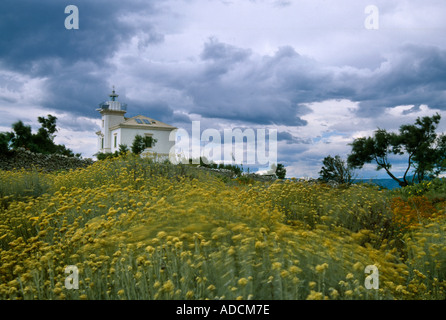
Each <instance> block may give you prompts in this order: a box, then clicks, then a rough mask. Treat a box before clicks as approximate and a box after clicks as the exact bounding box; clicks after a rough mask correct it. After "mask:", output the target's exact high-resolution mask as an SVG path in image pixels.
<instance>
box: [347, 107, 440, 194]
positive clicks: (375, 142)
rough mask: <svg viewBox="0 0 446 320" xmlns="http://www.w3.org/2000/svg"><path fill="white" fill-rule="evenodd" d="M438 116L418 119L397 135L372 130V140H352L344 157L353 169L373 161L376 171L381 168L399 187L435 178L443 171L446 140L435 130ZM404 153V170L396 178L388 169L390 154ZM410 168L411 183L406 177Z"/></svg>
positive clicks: (403, 126) (362, 138)
mask: <svg viewBox="0 0 446 320" xmlns="http://www.w3.org/2000/svg"><path fill="white" fill-rule="evenodd" d="M440 119H441V117H440V115H439V114H438V113H437V114H435V115H434V116H432V117H423V118H417V120H416V121H415V124H413V125H402V126H401V127H400V129H399V133H389V132H387V131H386V130H384V129H378V130H376V131H375V134H374V136H373V137H367V138H365V137H361V138H358V139H355V140H354V141H353V143H351V144H350V145H351V146H352V152H351V154H350V155H349V156H348V158H347V162H348V164H349V166H351V167H352V168H362V167H363V165H364V164H365V163H370V162H373V161H374V162H376V164H377V168H376V169H377V170H381V169H384V170H385V171H386V172H387V174H388V175H389V176H390V177H391V178H392V179H394V180H395V181H397V182H398V184H399V185H400V186H402V187H404V186H407V185H409V184H411V183H413V182H414V179H415V177H417V179H418V181H422V180H424V179H425V178H426V177H427V176H436V175H438V174H439V173H440V172H442V171H444V169H445V167H444V165H443V164H444V159H445V151H446V138H445V136H444V135H441V136H438V135H437V134H436V133H435V130H436V128H437V126H438V124H439V122H440ZM404 154H407V156H408V160H407V168H406V170H405V172H404V175H403V177H402V178H401V179H399V178H397V177H396V176H395V175H394V174H393V173H392V172H391V171H390V169H391V168H392V165H391V163H390V162H389V156H391V155H404ZM411 169H412V174H413V176H412V181H409V180H408V174H409V172H410V170H411Z"/></svg>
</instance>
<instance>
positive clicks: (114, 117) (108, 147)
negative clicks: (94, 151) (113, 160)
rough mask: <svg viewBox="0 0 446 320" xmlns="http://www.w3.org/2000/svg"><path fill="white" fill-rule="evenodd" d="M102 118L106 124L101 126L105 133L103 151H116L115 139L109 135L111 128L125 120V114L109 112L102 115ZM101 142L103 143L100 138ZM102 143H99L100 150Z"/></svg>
mask: <svg viewBox="0 0 446 320" xmlns="http://www.w3.org/2000/svg"><path fill="white" fill-rule="evenodd" d="M102 120H103V123H104V126H103V127H101V132H102V134H103V135H104V149H103V150H102V152H114V151H113V150H112V147H113V141H112V139H113V138H112V137H113V136H110V135H109V132H110V130H109V128H111V127H113V126H115V125H117V124H119V123H121V122H124V115H123V114H108V113H104V114H103V115H102ZM99 144H101V141H100V140H99ZM118 145H119V144H118ZM100 147H101V145H99V150H100Z"/></svg>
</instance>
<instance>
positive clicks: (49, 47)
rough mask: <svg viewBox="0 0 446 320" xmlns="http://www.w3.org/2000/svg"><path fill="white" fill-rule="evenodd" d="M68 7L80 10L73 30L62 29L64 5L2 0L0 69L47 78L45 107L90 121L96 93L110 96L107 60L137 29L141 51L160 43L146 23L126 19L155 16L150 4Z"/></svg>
mask: <svg viewBox="0 0 446 320" xmlns="http://www.w3.org/2000/svg"><path fill="white" fill-rule="evenodd" d="M69 4H73V5H76V6H77V7H78V9H79V29H78V30H67V29H66V28H65V25H64V21H65V18H66V17H67V16H68V14H65V12H64V11H65V7H66V6H67V5H68V3H66V2H61V1H54V0H42V1H33V0H20V1H17V0H2V1H1V2H0V31H1V37H0V64H2V65H3V66H4V68H7V69H9V70H12V71H15V72H20V73H24V74H28V75H29V76H32V77H39V78H45V79H47V81H46V84H45V85H46V89H47V92H48V95H47V97H46V101H44V106H45V107H47V108H50V109H56V110H68V111H70V112H73V113H74V114H78V115H88V116H92V115H93V114H94V109H95V107H96V106H97V104H98V103H100V102H101V101H100V100H98V99H102V98H99V94H98V93H102V94H104V93H108V92H109V91H110V88H108V87H109V85H108V83H107V79H108V77H107V76H109V75H110V71H111V70H112V66H110V65H109V64H108V62H107V59H108V58H110V57H111V56H112V55H113V54H114V53H115V52H116V51H117V50H118V49H119V46H120V45H121V44H122V43H123V42H125V41H128V40H129V38H130V37H131V36H132V35H133V34H135V32H136V30H139V29H140V28H143V29H144V30H145V32H146V34H145V37H144V38H143V39H142V42H143V43H141V44H140V45H142V46H145V45H148V44H150V43H152V42H160V41H162V40H163V36H162V35H160V34H158V33H157V32H156V31H155V30H154V28H153V27H152V26H151V25H150V24H149V23H147V22H142V23H140V24H136V23H134V21H131V19H126V15H128V14H131V13H135V12H136V13H138V14H140V15H147V16H149V15H150V14H153V13H154V12H156V10H155V9H154V7H153V6H152V5H151V3H150V2H144V3H143V2H141V1H126V2H125V3H124V2H121V1H105V0H99V1H86V0H77V1H71V2H70V3H69ZM106 98H107V97H103V99H104V100H105V99H106ZM92 103H94V105H92Z"/></svg>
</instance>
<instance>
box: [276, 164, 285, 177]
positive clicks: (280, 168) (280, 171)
mask: <svg viewBox="0 0 446 320" xmlns="http://www.w3.org/2000/svg"><path fill="white" fill-rule="evenodd" d="M275 174H276V177H277V179H285V176H286V169H285V166H284V165H283V164H281V163H279V164H278V165H277V168H276V172H275Z"/></svg>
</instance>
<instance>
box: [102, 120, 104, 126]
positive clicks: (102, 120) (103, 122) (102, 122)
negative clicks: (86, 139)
mask: <svg viewBox="0 0 446 320" xmlns="http://www.w3.org/2000/svg"><path fill="white" fill-rule="evenodd" d="M103 127H104V120H102V128H103Z"/></svg>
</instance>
